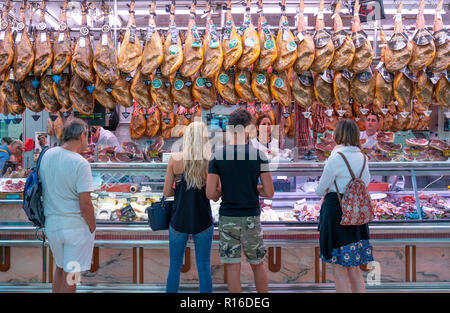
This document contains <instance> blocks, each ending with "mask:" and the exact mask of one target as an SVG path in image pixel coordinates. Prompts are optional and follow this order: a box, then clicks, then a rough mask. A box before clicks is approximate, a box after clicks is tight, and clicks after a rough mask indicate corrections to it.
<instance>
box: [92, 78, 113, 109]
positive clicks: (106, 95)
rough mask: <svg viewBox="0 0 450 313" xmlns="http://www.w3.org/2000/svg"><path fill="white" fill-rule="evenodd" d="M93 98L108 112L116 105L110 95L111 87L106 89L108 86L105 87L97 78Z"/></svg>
mask: <svg viewBox="0 0 450 313" xmlns="http://www.w3.org/2000/svg"><path fill="white" fill-rule="evenodd" d="M108 91H110V92H108ZM94 98H95V100H97V101H98V103H100V104H101V105H102V106H103V107H105V108H107V109H109V110H112V109H114V108H115V107H116V105H117V101H116V99H115V98H114V97H113V95H112V87H108V85H106V84H105V82H104V81H103V80H102V79H101V78H100V77H98V76H97V78H96V79H95V90H94Z"/></svg>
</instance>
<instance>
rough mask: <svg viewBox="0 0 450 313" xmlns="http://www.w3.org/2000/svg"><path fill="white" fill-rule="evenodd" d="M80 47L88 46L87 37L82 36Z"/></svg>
mask: <svg viewBox="0 0 450 313" xmlns="http://www.w3.org/2000/svg"><path fill="white" fill-rule="evenodd" d="M80 47H81V48H84V47H86V38H85V37H80Z"/></svg>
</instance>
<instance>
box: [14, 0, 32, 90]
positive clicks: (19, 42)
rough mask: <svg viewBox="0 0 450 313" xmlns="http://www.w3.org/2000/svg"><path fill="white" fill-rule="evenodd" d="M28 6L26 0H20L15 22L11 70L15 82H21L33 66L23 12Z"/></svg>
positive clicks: (30, 45)
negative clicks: (20, 3)
mask: <svg viewBox="0 0 450 313" xmlns="http://www.w3.org/2000/svg"><path fill="white" fill-rule="evenodd" d="M27 9H28V6H27V5H26V1H25V0H22V6H21V7H20V16H19V23H18V24H17V26H16V28H17V34H16V39H15V45H14V61H13V72H14V79H15V81H16V82H21V81H23V80H24V79H25V77H27V75H28V73H29V72H30V71H31V69H32V68H33V63H34V50H33V45H32V44H31V41H30V38H29V36H28V30H27V27H26V25H25V12H26V11H27Z"/></svg>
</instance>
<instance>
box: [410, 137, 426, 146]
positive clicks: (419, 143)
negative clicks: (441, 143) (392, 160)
mask: <svg viewBox="0 0 450 313" xmlns="http://www.w3.org/2000/svg"><path fill="white" fill-rule="evenodd" d="M428 143H429V141H428V140H427V139H419V138H408V139H406V140H405V144H406V145H407V146H409V147H416V146H419V147H426V146H428Z"/></svg>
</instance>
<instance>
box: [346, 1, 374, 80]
mask: <svg viewBox="0 0 450 313" xmlns="http://www.w3.org/2000/svg"><path fill="white" fill-rule="evenodd" d="M359 9H360V5H359V0H356V1H355V6H354V9H353V12H354V13H353V20H352V40H353V44H354V45H355V55H354V56H353V60H352V64H351V65H350V67H349V70H350V71H351V72H352V73H355V74H357V73H361V72H363V71H365V70H366V69H367V68H368V67H369V66H370V65H371V64H372V58H373V49H372V45H371V44H370V41H369V39H368V37H367V34H366V33H365V32H364V30H363V28H362V26H361V21H360V19H359Z"/></svg>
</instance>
